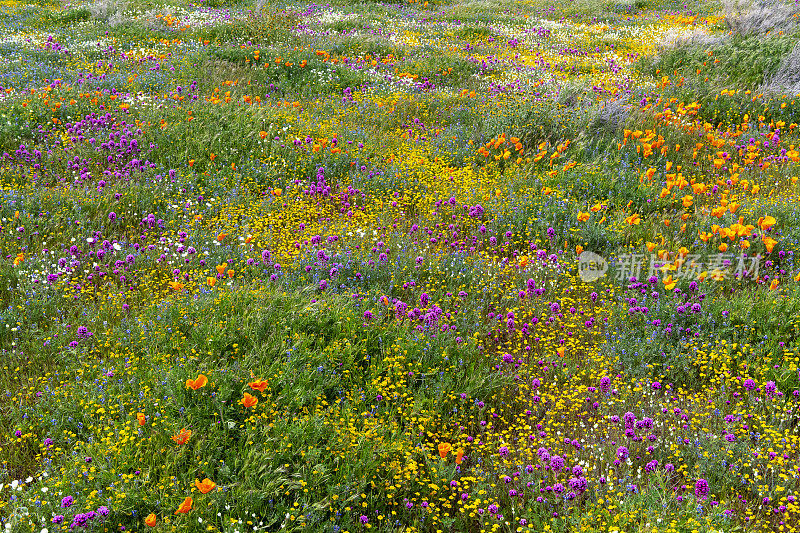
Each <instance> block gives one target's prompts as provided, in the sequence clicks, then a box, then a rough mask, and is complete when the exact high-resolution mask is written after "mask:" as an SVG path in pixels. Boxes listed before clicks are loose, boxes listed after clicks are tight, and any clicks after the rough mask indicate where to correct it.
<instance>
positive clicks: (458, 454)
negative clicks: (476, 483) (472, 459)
mask: <svg viewBox="0 0 800 533" xmlns="http://www.w3.org/2000/svg"><path fill="white" fill-rule="evenodd" d="M463 460H464V450H462V449H459V450H458V451H457V452H456V464H457V465H460V464H461V462H462V461H463Z"/></svg>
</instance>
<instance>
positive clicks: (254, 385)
mask: <svg viewBox="0 0 800 533" xmlns="http://www.w3.org/2000/svg"><path fill="white" fill-rule="evenodd" d="M268 385H269V382H268V381H267V380H266V379H259V380H257V381H251V382H250V383H248V384H247V386H248V387H250V388H251V389H253V390H257V391H259V392H262V393H263V392H264V391H265V390H266V388H267V386H268Z"/></svg>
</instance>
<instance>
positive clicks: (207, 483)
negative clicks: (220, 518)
mask: <svg viewBox="0 0 800 533" xmlns="http://www.w3.org/2000/svg"><path fill="white" fill-rule="evenodd" d="M194 486H195V487H197V490H199V491H200V492H201V493H202V494H208V493H209V492H211V491H212V490H214V487H216V486H217V484H216V483H214V482H213V481H211V480H210V479H208V478H205V479H204V480H203V481H200V480H198V479H195V480H194Z"/></svg>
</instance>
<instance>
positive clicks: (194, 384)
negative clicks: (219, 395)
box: [186, 374, 208, 390]
mask: <svg viewBox="0 0 800 533" xmlns="http://www.w3.org/2000/svg"><path fill="white" fill-rule="evenodd" d="M206 384H208V378H207V377H205V376H204V375H203V374H200V375H199V376H197V379H187V380H186V388H187V389H192V390H197V389H201V388H203V387H205V386H206Z"/></svg>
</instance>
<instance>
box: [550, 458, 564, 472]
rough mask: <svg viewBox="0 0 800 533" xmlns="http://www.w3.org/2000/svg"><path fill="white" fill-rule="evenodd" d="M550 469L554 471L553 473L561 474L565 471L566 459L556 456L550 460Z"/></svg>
mask: <svg viewBox="0 0 800 533" xmlns="http://www.w3.org/2000/svg"><path fill="white" fill-rule="evenodd" d="M550 468H552V469H553V472H561V470H563V469H564V459H562V458H561V456H559V455H554V456H553V457H551V458H550Z"/></svg>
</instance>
